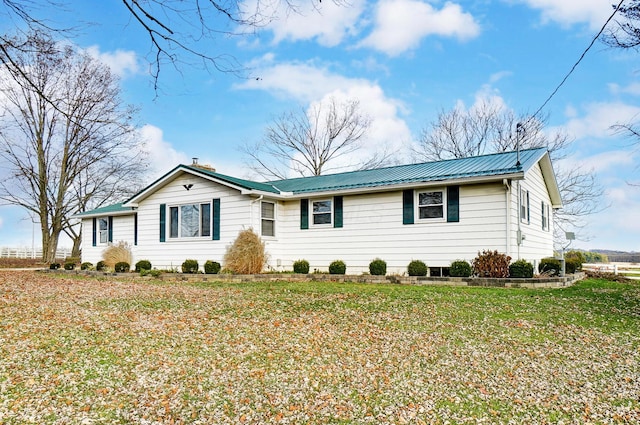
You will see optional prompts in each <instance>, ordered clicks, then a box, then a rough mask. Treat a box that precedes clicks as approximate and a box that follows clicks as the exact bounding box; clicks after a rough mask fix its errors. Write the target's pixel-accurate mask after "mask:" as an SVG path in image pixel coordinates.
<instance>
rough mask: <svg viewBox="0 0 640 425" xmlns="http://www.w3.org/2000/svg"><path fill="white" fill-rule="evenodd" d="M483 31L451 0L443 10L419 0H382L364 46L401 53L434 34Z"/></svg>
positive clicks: (467, 35) (464, 34) (465, 34)
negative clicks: (372, 28)
mask: <svg viewBox="0 0 640 425" xmlns="http://www.w3.org/2000/svg"><path fill="white" fill-rule="evenodd" d="M479 33H480V26H479V25H478V23H477V22H476V20H475V19H474V17H473V16H472V15H471V14H469V13H467V12H463V10H462V7H460V5H458V4H455V3H451V2H447V3H445V5H444V6H443V7H442V9H439V10H438V9H436V8H434V6H432V5H430V4H429V3H425V2H423V1H419V0H381V1H380V2H379V3H378V7H377V10H376V16H375V28H374V30H373V31H372V32H371V34H370V35H369V36H368V37H367V38H365V39H364V40H363V41H362V42H361V43H360V46H365V47H370V48H373V49H376V50H380V51H382V52H385V53H386V54H387V55H389V56H397V55H399V54H401V53H403V52H405V51H407V50H411V49H414V48H416V47H417V46H418V45H419V44H420V41H421V40H422V39H423V38H424V37H427V36H430V35H438V36H443V37H455V38H458V39H459V40H468V39H470V38H474V37H476V36H477V35H478V34H479Z"/></svg>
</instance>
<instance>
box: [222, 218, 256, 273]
mask: <svg viewBox="0 0 640 425" xmlns="http://www.w3.org/2000/svg"><path fill="white" fill-rule="evenodd" d="M266 263H267V254H266V252H265V249H264V242H262V240H261V239H260V236H258V235H257V234H256V233H255V232H254V231H253V229H252V228H249V229H247V230H242V231H241V232H240V233H238V237H237V238H236V240H235V241H234V242H233V244H232V245H231V246H229V247H228V248H227V252H226V253H225V254H224V267H225V268H226V269H228V270H231V271H233V273H237V274H256V273H260V272H261V271H262V269H263V268H264V265H265V264H266Z"/></svg>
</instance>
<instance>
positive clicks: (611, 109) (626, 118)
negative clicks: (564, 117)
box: [552, 102, 640, 139]
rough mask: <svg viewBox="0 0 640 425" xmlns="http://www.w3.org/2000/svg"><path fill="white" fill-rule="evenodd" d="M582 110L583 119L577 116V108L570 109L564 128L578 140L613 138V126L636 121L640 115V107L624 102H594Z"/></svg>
mask: <svg viewBox="0 0 640 425" xmlns="http://www.w3.org/2000/svg"><path fill="white" fill-rule="evenodd" d="M582 109H583V110H584V114H583V116H582V117H578V116H576V115H575V114H576V109H575V108H573V107H572V108H571V109H569V110H568V112H569V115H568V117H569V118H570V119H569V121H567V123H566V124H564V125H563V126H562V127H563V129H564V130H565V131H566V132H567V133H568V134H569V136H571V137H575V138H576V139H582V138H585V137H589V138H608V137H611V136H612V134H613V132H612V130H611V126H612V125H615V124H624V123H628V122H631V121H634V119H635V118H637V116H638V115H639V114H640V107H638V106H634V105H628V104H625V103H622V102H593V103H590V104H587V105H586V106H584V107H583V108H582ZM552 130H554V129H552Z"/></svg>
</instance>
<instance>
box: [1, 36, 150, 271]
mask: <svg viewBox="0 0 640 425" xmlns="http://www.w3.org/2000/svg"><path fill="white" fill-rule="evenodd" d="M12 45H16V46H19V48H18V49H16V50H11V51H10V53H11V55H12V60H11V62H7V61H5V60H4V59H5V58H2V59H3V61H2V62H3V63H4V65H3V66H1V67H0V110H1V111H2V112H1V115H0V162H1V164H2V170H3V172H1V174H3V175H2V176H1V177H2V178H1V180H0V201H2V202H4V203H5V204H11V205H17V206H20V207H23V208H24V209H26V210H27V211H29V212H31V213H33V214H34V215H35V216H36V217H38V219H39V221H40V231H41V235H42V252H43V254H42V255H43V261H45V262H53V261H54V260H55V255H56V250H57V246H58V240H59V237H60V234H61V233H62V232H65V233H67V234H68V235H69V236H70V237H71V238H72V240H73V242H74V255H78V254H79V247H80V240H81V234H80V230H79V229H78V226H77V223H75V222H74V221H73V220H71V216H72V215H73V214H75V213H78V212H81V211H84V210H85V209H87V208H89V207H97V206H100V205H101V204H103V203H104V202H107V201H108V202H113V201H115V200H117V199H122V198H125V197H127V194H129V193H131V191H132V190H135V187H136V186H137V184H138V183H137V182H139V181H140V178H139V177H140V174H141V173H143V172H144V163H143V160H144V151H143V150H142V149H141V147H142V145H141V142H140V141H139V139H138V137H137V131H136V129H135V127H134V126H133V116H134V114H135V109H134V108H133V107H131V106H129V105H126V104H125V103H124V102H123V100H122V98H121V96H120V86H119V81H118V78H117V77H116V76H115V75H113V74H112V73H111V70H110V69H109V67H108V66H107V65H105V64H103V63H101V62H99V61H98V60H97V59H95V58H93V57H91V56H90V55H89V54H87V53H86V52H81V51H78V50H76V49H75V48H73V47H72V46H71V45H61V44H58V43H56V42H55V41H54V40H53V38H52V37H51V36H50V35H49V34H48V33H44V32H34V33H31V34H29V35H28V36H27V37H25V38H16V39H13V43H12ZM9 49H11V48H10V47H9ZM5 50H7V47H6V46H5ZM0 57H1V56H0Z"/></svg>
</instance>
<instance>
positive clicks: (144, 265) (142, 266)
mask: <svg viewBox="0 0 640 425" xmlns="http://www.w3.org/2000/svg"><path fill="white" fill-rule="evenodd" d="M152 268H153V267H151V261H149V260H140V261H138V262H137V263H136V273H140V271H142V270H151V269H152Z"/></svg>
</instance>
